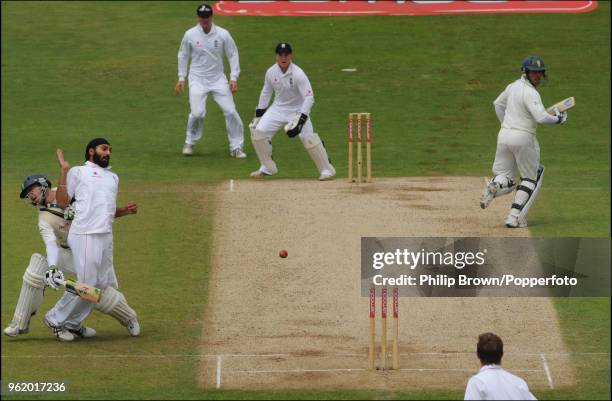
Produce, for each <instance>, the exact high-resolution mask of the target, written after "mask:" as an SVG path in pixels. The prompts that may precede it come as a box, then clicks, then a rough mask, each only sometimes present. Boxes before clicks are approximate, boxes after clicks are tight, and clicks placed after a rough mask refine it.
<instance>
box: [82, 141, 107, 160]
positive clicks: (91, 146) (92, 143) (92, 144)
mask: <svg viewBox="0 0 612 401" xmlns="http://www.w3.org/2000/svg"><path fill="white" fill-rule="evenodd" d="M98 145H110V143H109V142H108V141H107V140H106V139H104V138H96V139H92V140H91V141H89V143H88V144H87V147H86V148H85V161H88V160H89V149H96V146H98Z"/></svg>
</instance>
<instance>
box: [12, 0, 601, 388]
mask: <svg viewBox="0 0 612 401" xmlns="http://www.w3.org/2000/svg"><path fill="white" fill-rule="evenodd" d="M197 4H198V3H197V2H172V3H164V2H152V3H145V2H125V3H123V2H88V3H82V2H2V327H3V328H4V327H5V326H6V325H7V324H8V323H9V322H10V319H11V316H12V312H13V308H14V304H15V302H16V299H17V296H18V291H19V285H20V281H21V278H20V277H21V275H22V274H23V269H24V268H25V266H26V264H27V260H28V258H29V255H30V254H31V253H32V252H33V251H38V252H43V251H44V248H43V244H42V241H41V240H40V238H39V235H38V232H37V228H36V217H35V213H34V211H33V210H30V209H29V208H28V207H25V206H23V205H22V203H21V202H20V200H19V199H17V193H18V190H19V185H20V182H21V180H22V179H23V177H24V176H25V175H27V174H29V173H31V172H33V171H40V172H44V173H48V174H50V175H51V177H52V180H53V181H55V180H56V178H55V177H56V176H57V163H56V161H55V156H54V150H55V148H56V147H58V146H61V147H63V148H64V149H65V152H66V157H67V158H68V159H69V160H70V161H71V162H72V164H77V163H80V162H81V160H82V157H83V150H84V146H85V144H86V143H87V141H88V140H89V139H91V138H93V137H95V136H105V137H107V138H108V139H109V140H110V141H111V142H112V144H113V150H114V152H113V163H112V164H113V169H114V170H115V171H116V172H117V173H118V174H119V176H120V178H121V186H120V201H121V202H125V201H128V200H135V201H137V202H138V203H139V205H140V211H139V214H138V215H137V216H130V217H126V218H125V220H123V219H121V220H119V221H118V222H117V223H116V224H115V262H116V267H117V273H118V276H119V281H120V284H121V287H122V289H124V290H125V292H126V293H127V295H128V299H129V300H130V302H131V303H132V304H133V305H134V306H135V308H136V309H137V310H138V312H139V314H140V316H141V321H142V325H143V336H142V337H141V338H137V339H131V338H128V337H127V336H126V335H125V332H124V330H123V329H122V328H121V327H119V326H117V324H116V323H115V322H114V321H111V319H108V318H106V317H100V316H98V315H97V314H94V315H92V317H91V318H90V319H89V320H88V323H89V324H90V325H91V326H92V327H95V328H96V329H98V331H99V334H100V338H98V339H97V340H95V341H93V342H86V341H81V342H76V343H74V344H70V345H66V344H60V343H58V342H57V341H55V340H54V339H53V338H52V337H51V336H50V335H49V331H48V329H46V328H45V327H43V325H42V322H41V319H40V316H36V317H35V318H34V323H33V328H32V331H31V333H30V334H28V335H27V336H22V337H19V338H18V340H17V341H15V340H12V339H8V338H6V337H3V338H2V356H3V357H2V380H43V379H45V380H49V379H61V380H67V381H68V382H69V386H70V392H69V393H68V394H66V395H63V396H62V397H58V398H65V397H69V398H75V399H76V398H78V399H85V398H90V399H100V398H109V399H120V398H133V399H136V398H140V399H142V398H157V399H172V398H188V399H201V398H211V399H212V398H238V399H241V398H243V399H244V398H262V399H263V398H293V399H298V398H334V399H348V398H381V397H384V398H420V399H438V398H459V397H462V395H463V394H462V392H461V391H436V392H410V393H379V392H362V391H342V392H317V391H311V392H288V393H287V392H236V391H202V390H201V389H198V388H197V386H196V374H197V370H198V366H199V364H198V362H199V360H198V358H197V357H195V356H190V355H195V354H198V353H199V352H200V350H199V348H198V344H199V343H200V340H201V338H200V336H201V332H202V324H203V322H204V309H205V305H206V302H207V295H206V294H207V286H208V281H207V280H208V271H209V267H210V251H211V249H210V246H211V242H212V233H211V229H212V217H213V216H212V208H211V202H212V201H214V197H215V194H214V191H212V190H211V187H210V186H209V185H210V184H214V183H218V182H220V181H222V180H227V179H230V178H242V177H246V176H248V173H249V172H250V171H252V170H254V169H256V168H257V166H258V163H257V161H256V157H255V154H254V151H253V149H252V147H251V145H250V141H249V139H248V131H247V135H245V138H246V151H247V153H248V154H249V157H248V158H247V159H246V160H235V159H231V158H229V157H228V154H227V153H228V152H227V139H226V135H225V128H224V121H223V116H222V114H221V112H220V110H219V108H218V107H217V105H216V104H215V103H214V102H213V101H212V100H211V99H209V102H208V108H207V109H208V114H207V119H206V123H205V134H204V135H205V137H204V139H203V140H202V141H200V143H198V145H197V146H196V148H195V151H196V154H195V155H194V156H193V157H191V158H185V157H183V156H181V155H180V151H181V147H182V143H183V140H184V131H185V126H186V117H187V114H188V102H187V96H186V95H185V94H183V95H182V96H181V97H178V98H177V97H175V96H174V94H173V89H174V84H175V83H176V70H177V67H176V53H177V50H178V46H179V43H180V40H181V37H182V35H183V32H184V31H185V30H186V29H187V28H189V27H191V26H193V25H195V17H194V16H193V13H194V10H195V7H196V6H197ZM215 21H216V22H217V23H218V24H219V25H220V26H223V27H225V28H228V29H229V30H230V32H231V33H232V35H233V37H234V39H235V40H236V42H237V44H238V47H239V50H240V59H241V68H242V73H241V76H240V80H239V85H240V91H239V92H238V94H237V96H235V100H236V103H237V107H238V111H239V112H240V114H241V116H242V118H243V121H244V123H245V126H246V124H247V123H248V121H249V120H250V118H251V115H252V112H253V110H254V108H255V106H256V103H257V100H258V96H259V90H260V88H261V85H262V82H263V74H264V72H265V70H266V69H267V68H268V67H269V66H270V65H271V64H272V63H273V62H274V53H273V51H274V46H275V44H276V43H277V42H279V41H288V42H290V43H291V44H292V45H293V48H294V62H295V63H296V64H298V65H300V66H301V67H302V68H303V69H304V70H305V71H306V73H307V74H308V76H309V78H310V80H311V83H312V85H313V88H314V91H315V96H316V103H315V106H314V108H313V113H312V119H313V123H314V126H315V130H316V131H317V132H318V133H319V134H320V135H321V136H322V138H323V139H324V140H325V143H326V146H327V148H328V151H329V153H330V157H331V159H332V161H333V162H334V164H335V166H336V168H337V170H338V174H339V176H344V175H345V173H346V137H345V136H346V116H347V113H348V112H351V111H369V112H371V113H372V115H373V135H374V139H373V140H374V144H373V160H374V176H413V175H419V176H423V175H424V176H437V175H455V176H462V175H481V176H484V175H488V174H490V172H489V171H490V167H491V163H492V160H493V156H494V151H495V142H496V133H497V130H498V125H499V124H498V122H497V119H496V117H495V113H494V111H493V108H492V104H491V103H492V101H493V99H495V97H496V96H497V95H498V94H499V92H500V91H501V90H503V88H504V87H505V86H506V85H507V84H508V83H510V82H511V81H513V80H514V79H516V78H517V77H518V75H519V68H520V62H521V60H522V59H523V58H524V57H525V56H526V55H528V54H531V53H535V54H539V55H541V56H542V57H543V58H544V60H545V61H546V63H547V64H548V66H549V71H548V74H549V79H548V81H547V82H546V84H545V85H544V86H543V87H542V88H541V90H540V93H541V94H542V98H543V100H544V102H545V104H551V103H554V102H556V101H558V100H560V99H562V98H565V97H567V96H575V97H576V100H577V104H578V105H577V107H576V109H575V110H574V111H572V112H571V113H570V116H569V119H568V123H567V124H566V125H564V126H562V127H558V126H543V127H540V128H539V131H538V140H539V142H540V146H541V150H542V152H541V153H542V161H543V164H544V165H545V166H546V168H547V170H546V177H545V182H544V187H543V190H542V192H541V193H540V195H539V197H538V201H537V202H536V203H535V206H534V208H533V209H532V210H531V211H530V223H531V224H532V228H531V232H532V234H533V235H540V236H599V237H609V236H610V50H609V49H610V4H609V3H607V2H600V4H599V7H598V8H597V9H596V10H595V11H594V12H590V13H586V14H556V15H548V14H546V15H544V14H542V15H536V14H534V15H464V16H435V17H357V18H348V17H342V18H331V17H321V18H312V17H310V18H288V17H285V18H278V17H235V18H228V17H222V16H218V17H216V18H215ZM342 68H357V72H354V73H344V72H341V71H340V70H341V69H342ZM274 146H275V160H276V161H277V163H278V164H279V167H280V169H281V171H280V174H279V177H312V178H314V177H315V173H316V172H315V170H314V167H313V165H312V161H311V160H310V159H309V157H308V155H307V153H306V152H305V151H304V150H303V147H302V146H301V144H299V143H297V141H291V140H289V139H288V138H287V137H286V136H284V135H282V134H278V135H277V136H276V137H275V139H274ZM187 187H195V188H197V189H198V191H195V192H194V191H185V188H187ZM479 191H480V188H474V192H475V199H477V197H478V194H479ZM449 207H450V205H449ZM501 218H503V216H500V219H501ZM48 291H49V292H51V291H50V290H48ZM185 293H187V294H190V296H189V297H185V296H184V295H183V294H185ZM58 296H59V294H51V296H47V297H46V300H45V304H44V305H43V307H42V309H41V312H42V311H46V310H47V309H48V308H49V307H50V306H51V305H52V304H53V302H54V301H55V299H57V297H58ZM555 302H556V306H557V310H558V313H559V317H560V320H561V324H562V329H563V334H564V339H565V341H566V344H567V347H568V349H569V350H570V352H571V353H572V363H573V365H574V367H575V370H576V372H577V375H578V384H577V386H576V387H573V388H569V389H560V390H547V391H536V392H535V394H536V396H537V397H538V398H540V399H559V398H566V399H585V398H598V399H609V398H610V356H609V353H610V329H609V325H610V301H609V299H598V298H572V299H557V300H556V301H555ZM92 344H93V345H92ZM65 353H68V354H69V355H68V356H66V357H63V356H62V355H65ZM91 353H95V354H97V355H108V356H109V357H98V358H93V359H90V358H87V354H91ZM589 353H604V356H603V357H599V358H593V357H592V355H591V354H589ZM79 354H81V355H82V356H79ZM587 354H589V355H591V356H589V355H587ZM606 354H607V355H606ZM28 355H32V356H34V355H46V356H50V357H48V358H40V357H33V358H24V357H23V356H28ZM161 355H167V357H165V358H161V357H160V356H161ZM18 356H20V357H18ZM126 356H129V357H126ZM466 380H467V377H466ZM31 397H32V396H28V397H23V398H31ZM3 398H5V397H4V396H3ZM7 398H8V397H7ZM37 398H41V397H39V396H37ZM45 398H47V397H45ZM49 398H50V397H49Z"/></svg>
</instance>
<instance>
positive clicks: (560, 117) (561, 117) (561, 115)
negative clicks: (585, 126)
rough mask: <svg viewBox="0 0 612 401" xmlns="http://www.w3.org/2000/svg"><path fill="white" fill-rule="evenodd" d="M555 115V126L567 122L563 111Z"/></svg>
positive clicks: (565, 113)
mask: <svg viewBox="0 0 612 401" xmlns="http://www.w3.org/2000/svg"><path fill="white" fill-rule="evenodd" d="M555 115H556V116H557V118H558V119H559V120H558V121H557V124H559V125H562V124H565V122H566V121H567V112H565V111H557V113H555Z"/></svg>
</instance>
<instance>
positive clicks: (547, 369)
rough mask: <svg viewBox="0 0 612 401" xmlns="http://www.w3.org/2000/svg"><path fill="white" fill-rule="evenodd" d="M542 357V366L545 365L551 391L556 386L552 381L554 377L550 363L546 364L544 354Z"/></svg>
mask: <svg viewBox="0 0 612 401" xmlns="http://www.w3.org/2000/svg"><path fill="white" fill-rule="evenodd" d="M540 357H541V358H542V364H543V365H544V372H546V379H547V380H548V385H549V386H550V388H551V389H554V388H555V386H553V379H552V375H551V374H550V368H549V367H548V362H546V357H545V356H544V354H540Z"/></svg>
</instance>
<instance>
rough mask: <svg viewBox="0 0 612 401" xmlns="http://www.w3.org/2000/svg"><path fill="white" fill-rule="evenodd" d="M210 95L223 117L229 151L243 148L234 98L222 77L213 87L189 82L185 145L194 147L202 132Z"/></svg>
mask: <svg viewBox="0 0 612 401" xmlns="http://www.w3.org/2000/svg"><path fill="white" fill-rule="evenodd" d="M209 93H212V95H213V99H214V100H215V102H217V104H218V105H219V107H221V110H222V111H223V114H224V115H225V128H226V130H227V140H228V142H229V148H230V151H232V150H235V149H238V148H240V149H242V148H243V146H244V126H243V124H242V120H241V119H240V115H239V114H238V111H237V110H236V105H235V104H234V97H233V96H232V92H231V91H230V89H229V84H228V82H227V78H225V77H223V79H220V80H219V81H217V82H216V83H214V84H213V85H210V84H206V83H203V82H200V81H196V80H189V106H190V107H191V112H190V113H189V119H188V120H187V134H186V137H185V143H187V144H189V145H195V143H196V142H197V141H199V140H200V138H202V134H203V132H204V116H205V115H206V99H207V98H208V94H209Z"/></svg>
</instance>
